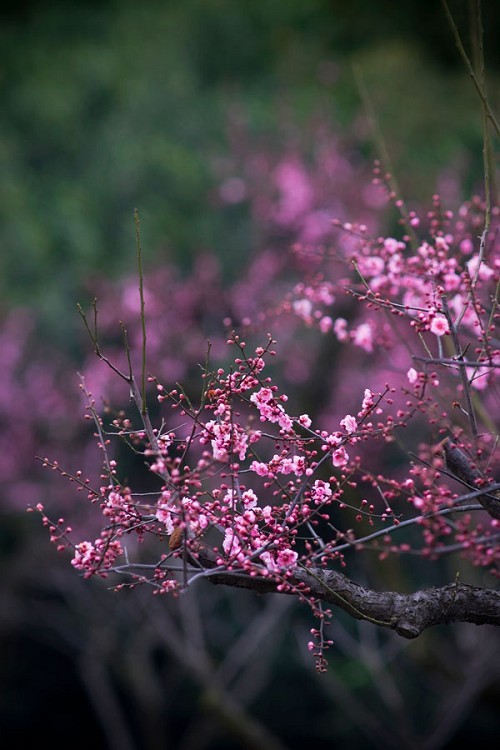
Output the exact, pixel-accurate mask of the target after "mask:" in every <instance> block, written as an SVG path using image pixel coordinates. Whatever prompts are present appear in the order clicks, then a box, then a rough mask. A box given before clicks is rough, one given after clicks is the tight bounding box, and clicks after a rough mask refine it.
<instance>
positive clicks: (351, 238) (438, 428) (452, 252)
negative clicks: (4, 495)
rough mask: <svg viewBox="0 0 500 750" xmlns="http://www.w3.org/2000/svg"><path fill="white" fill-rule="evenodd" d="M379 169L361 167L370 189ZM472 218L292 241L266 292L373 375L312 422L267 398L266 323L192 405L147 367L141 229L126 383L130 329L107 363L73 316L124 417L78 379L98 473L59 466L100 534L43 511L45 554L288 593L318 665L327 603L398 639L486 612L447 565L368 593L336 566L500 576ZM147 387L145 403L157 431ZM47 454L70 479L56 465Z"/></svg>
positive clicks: (486, 328) (496, 268) (489, 278)
mask: <svg viewBox="0 0 500 750" xmlns="http://www.w3.org/2000/svg"><path fill="white" fill-rule="evenodd" d="M387 179H388V176H387V175H384V176H382V175H381V174H380V171H379V170H377V173H376V177H375V180H376V181H377V182H379V181H381V182H382V184H384V183H385V182H386V181H387ZM381 189H382V187H381ZM485 212H486V206H485V204H484V203H483V202H482V201H481V200H480V199H479V198H475V199H473V200H472V201H471V202H469V203H468V204H465V205H463V206H462V207H461V208H460V209H459V211H458V215H457V216H456V217H455V216H453V215H452V212H451V211H446V210H444V209H443V208H442V207H441V205H440V201H439V198H438V197H437V196H435V197H434V204H433V208H432V210H431V211H429V213H428V215H427V217H426V222H425V224H426V228H425V235H424V233H423V232H422V235H423V236H422V235H421V236H418V235H417V234H416V233H417V231H418V232H421V231H422V229H421V227H422V225H423V224H424V222H423V221H421V220H420V219H419V217H417V216H416V214H414V213H410V214H409V215H407V216H406V215H405V216H404V221H405V222H406V223H407V225H408V227H409V231H408V232H407V233H404V234H403V235H402V237H401V239H395V238H392V237H385V238H381V237H370V236H369V234H368V232H367V229H366V227H365V226H364V225H351V224H347V223H341V225H340V226H339V227H338V228H339V229H340V230H342V234H341V236H340V239H339V241H337V242H334V243H333V244H332V246H331V247H330V246H326V247H324V248H323V249H322V250H321V251H317V250H311V249H310V248H309V247H307V246H306V247H295V252H297V253H301V254H306V255H307V256H308V258H309V261H310V262H309V267H310V268H312V269H313V270H312V272H311V273H310V275H309V277H308V278H305V279H304V280H303V281H301V282H299V283H297V284H296V285H295V287H294V288H293V290H292V291H291V293H290V295H287V296H285V297H284V298H283V299H282V302H281V305H280V308H281V311H282V314H283V315H284V316H286V315H289V316H296V317H298V318H299V319H300V320H302V321H304V322H305V324H306V325H307V326H309V327H313V326H317V327H318V328H319V329H320V331H321V332H322V333H323V335H324V336H335V337H336V338H337V340H338V341H339V342H341V344H342V345H343V346H345V347H346V348H349V347H354V349H355V350H357V351H358V352H360V353H361V354H362V356H363V357H366V358H369V359H370V361H371V360H374V363H375V362H376V363H377V364H378V366H379V367H380V369H379V370H378V371H377V370H376V368H375V367H374V368H373V372H374V373H375V374H376V376H375V378H374V377H373V375H372V373H371V371H370V374H369V375H368V376H366V375H363V371H362V370H361V377H359V375H358V376H356V377H353V378H352V381H351V383H350V390H351V395H350V400H349V401H348V400H347V399H346V400H345V402H344V403H345V404H346V405H349V409H350V411H349V412H346V413H344V414H343V415H342V416H341V418H340V419H339V420H338V424H336V425H335V426H332V425H329V424H328V421H329V420H328V419H327V418H325V420H324V421H325V424H319V425H316V424H314V423H313V422H312V419H311V417H310V416H309V415H308V414H306V413H302V414H296V413H294V411H293V410H292V409H291V408H290V406H289V404H290V403H293V401H292V399H293V395H292V394H287V393H284V392H281V391H280V389H279V387H278V385H276V384H275V382H274V378H273V375H272V368H271V363H272V361H273V359H275V358H277V351H278V350H277V346H276V341H275V340H274V339H273V338H272V336H271V335H269V336H268V337H267V339H266V340H265V341H263V342H262V343H261V344H260V345H257V346H255V347H253V348H252V350H251V351H250V350H249V347H248V344H247V342H246V340H245V339H244V337H243V335H242V334H241V333H237V332H235V331H232V332H230V334H229V335H228V338H227V345H228V347H230V348H231V349H232V350H233V352H234V356H233V357H232V361H231V364H229V365H226V366H225V367H216V366H213V365H212V364H211V358H210V356H207V360H206V363H205V365H204V366H203V367H202V375H201V382H202V387H201V394H200V397H199V399H198V401H197V402H194V400H193V398H192V397H190V396H189V395H188V393H187V392H186V391H185V390H183V388H182V387H181V386H179V385H177V386H175V387H172V386H169V385H166V384H163V383H161V382H159V380H158V379H157V378H156V377H155V376H154V375H148V373H147V365H146V351H147V350H146V342H147V328H146V305H145V290H144V285H143V277H142V269H141V249H140V240H139V235H138V255H139V267H140V284H139V293H140V294H139V298H140V305H141V321H142V350H141V362H140V369H139V373H138V375H137V376H136V374H135V372H134V367H133V365H132V357H131V353H130V349H129V347H128V342H127V333H126V330H125V329H123V335H124V341H125V351H126V352H127V355H128V369H119V367H118V366H117V365H116V364H115V363H114V362H113V361H111V360H110V359H108V358H107V356H106V354H105V353H104V352H103V351H102V350H101V346H100V341H99V332H98V325H97V323H98V317H97V308H96V309H95V312H96V315H95V319H94V320H93V321H89V317H88V316H87V315H86V314H85V313H83V311H82V316H83V319H84V321H85V324H86V326H87V328H88V331H89V334H90V336H91V338H92V341H93V344H94V348H95V353H96V354H97V356H98V358H99V360H101V363H102V364H103V365H104V366H106V367H108V368H109V369H110V371H112V372H113V373H114V375H115V376H116V377H117V378H119V379H120V380H122V381H124V382H125V383H126V384H127V388H128V389H129V390H130V398H131V399H132V401H133V403H134V404H135V407H136V416H135V417H132V416H129V415H128V414H125V413H123V412H122V413H117V414H113V413H112V412H111V411H110V410H108V414H101V413H99V411H98V409H97V407H96V403H95V400H94V398H93V397H92V394H91V393H90V392H88V390H87V389H86V385H85V381H82V384H81V387H82V390H83V392H84V394H85V397H86V399H87V411H88V415H87V416H88V418H90V419H92V420H93V421H94V423H95V428H96V437H97V440H98V445H99V448H100V450H101V451H102V454H103V471H102V474H101V476H100V480H99V482H98V484H97V485H96V484H95V483H94V482H93V480H91V479H90V478H87V477H85V476H84V475H83V474H82V473H81V472H79V473H77V474H75V475H74V476H71V477H70V479H71V481H72V482H74V483H76V485H77V487H78V489H79V490H80V491H82V492H84V493H85V494H86V495H87V497H88V500H89V501H90V503H92V504H93V505H94V506H95V508H96V512H98V513H99V514H102V519H103V521H102V528H101V530H100V532H99V534H98V536H97V538H96V539H95V540H94V541H79V542H73V541H72V538H71V529H70V528H69V527H68V526H67V525H66V523H65V522H64V521H63V519H59V520H58V521H57V522H53V521H52V520H50V519H49V517H48V516H47V515H46V514H45V512H44V509H43V507H42V506H39V507H38V509H39V510H40V511H41V512H42V514H43V517H44V523H45V524H47V525H48V526H49V527H50V531H51V538H52V540H53V541H54V542H55V543H56V544H57V546H58V548H59V549H61V550H64V549H66V548H68V547H69V548H71V549H72V550H73V559H72V564H73V566H74V567H75V568H76V569H77V570H80V571H82V572H83V574H84V576H86V577H88V576H93V575H99V576H108V575H110V574H111V573H114V574H116V575H118V576H119V577H120V578H122V579H123V580H122V581H121V582H118V584H117V588H121V587H123V586H135V585H137V584H139V583H147V584H149V585H150V586H151V587H152V589H153V591H154V592H155V593H158V594H167V593H168V594H173V595H178V594H179V593H181V592H182V591H183V590H184V589H186V588H187V587H189V586H191V585H192V584H193V583H194V582H195V581H197V580H199V579H205V580H207V581H211V582H213V583H223V584H226V585H232V586H238V587H246V588H251V589H253V590H255V591H259V592H269V591H278V592H282V593H283V594H292V595H294V596H296V597H298V598H300V599H301V600H303V601H304V602H306V603H307V604H309V605H310V606H311V608H312V610H313V612H314V613H315V615H317V617H318V618H319V626H318V628H314V629H313V630H312V633H313V638H312V640H311V644H310V648H311V649H312V650H314V652H315V654H316V656H317V659H318V666H319V668H320V669H321V668H323V658H324V657H323V649H324V647H325V644H326V642H325V638H324V634H323V629H324V628H323V626H324V623H325V621H326V620H327V619H328V618H329V616H330V615H331V610H330V609H326V608H325V607H330V606H331V605H334V606H337V607H341V608H342V609H344V610H345V611H347V612H348V613H349V614H351V615H352V616H353V617H356V618H359V619H365V620H368V621H370V622H372V623H374V624H376V625H379V626H383V627H388V628H392V629H394V630H396V632H398V633H399V634H400V635H402V636H404V637H407V638H413V637H415V636H418V635H419V634H420V633H421V632H422V631H423V630H424V629H425V628H427V627H429V626H431V625H434V624H437V623H450V622H454V621H467V622H473V623H476V624H482V623H498V621H499V617H500V598H499V596H498V592H496V591H495V590H494V589H493V588H488V587H485V586H473V585H469V584H466V583H462V582H461V581H460V580H459V578H458V577H457V579H456V580H454V581H450V582H449V584H447V585H445V586H443V587H441V588H432V589H427V590H420V591H418V592H416V593H414V594H406V595H404V594H400V593H394V592H376V591H373V590H370V589H367V588H363V587H361V586H360V585H359V584H358V583H356V582H355V581H354V580H353V579H351V578H350V577H349V576H348V575H346V572H345V571H347V572H348V570H349V560H350V558H351V557H352V556H353V555H354V556H357V555H361V554H368V555H372V554H373V553H374V552H375V554H376V555H378V557H380V558H382V559H383V558H385V557H387V556H388V555H391V554H395V555H405V554H413V555H420V556H422V557H426V558H429V559H437V558H439V557H440V556H443V555H448V554H450V553H452V552H457V551H458V552H460V554H461V555H462V556H463V557H464V558H466V559H467V560H468V561H469V562H470V563H471V564H472V565H475V566H479V567H482V568H485V569H486V570H488V571H489V572H490V573H491V574H492V575H496V574H497V573H498V559H499V555H498V544H497V541H498V524H499V521H500V498H499V495H498V490H499V489H500V484H499V483H496V482H495V480H494V477H495V474H496V473H497V472H498V468H499V464H498V457H497V455H496V453H495V449H496V440H497V435H498V423H497V422H496V421H495V418H496V415H498V413H499V410H498V370H499V368H500V349H499V341H498V338H499V337H498V333H497V330H498V321H499V311H498V288H499V276H500V255H499V254H498V247H497V246H496V245H495V241H496V227H495V224H496V219H497V218H498V212H497V211H496V210H492V211H491V215H492V217H493V221H492V224H491V226H490V227H489V228H487V229H486V230H484V231H482V230H483V228H484V223H485ZM136 220H137V227H138V219H136ZM478 233H479V235H480V236H479V238H478ZM342 237H344V239H342ZM345 237H347V238H348V241H347V242H346V241H345ZM311 253H314V255H313V256H311ZM339 268H340V269H342V271H343V273H344V275H342V276H341V275H340V274H339V272H338V269H339ZM344 294H345V295H348V296H349V297H350V298H351V299H352V300H353V303H352V306H351V320H350V321H348V320H347V319H346V318H344V317H341V316H337V315H336V314H335V311H336V305H337V304H338V299H339V298H340V300H342V295H344ZM344 308H345V304H344ZM278 320H280V318H278ZM381 365H383V368H382V367H381ZM371 366H372V364H371ZM348 367H349V366H348ZM348 367H347V370H346V372H344V377H345V378H348V377H349V369H348ZM268 373H269V374H268ZM381 377H383V378H384V381H385V382H384V383H383V384H382V381H381V380H380V378H381ZM364 378H367V379H366V380H364ZM363 380H364V382H363ZM374 380H376V381H377V382H376V383H374ZM367 381H368V382H367ZM149 386H153V387H154V389H155V391H156V401H157V402H158V404H159V405H160V407H161V409H160V412H159V415H158V424H157V425H156V426H155V425H154V423H153V420H152V418H151V416H150V407H149V406H148V402H147V400H148V387H149ZM356 402H357V406H356ZM351 412H353V413H351ZM412 425H418V426H419V429H420V430H424V429H425V439H423V440H422V439H420V441H419V443H418V445H416V446H415V447H414V449H413V450H412V451H411V455H410V459H409V460H408V461H407V464H406V465H405V466H404V467H403V468H402V469H401V468H400V469H399V470H398V472H393V473H392V475H387V474H386V473H385V472H381V471H380V470H379V467H380V465H383V463H384V454H385V452H386V451H387V450H389V451H391V450H392V451H393V450H394V446H395V444H397V443H398V442H401V441H404V440H405V438H404V437H402V436H403V435H404V434H405V432H408V433H409V437H408V439H407V442H408V441H409V442H411V441H412V440H414V439H415V435H416V433H415V431H413V430H412V429H411V427H412ZM116 440H118V441H121V442H123V443H125V444H126V445H128V446H129V448H130V450H131V451H133V452H134V453H135V454H136V455H140V456H142V457H143V460H144V462H145V463H146V464H147V466H148V471H149V472H150V473H151V474H152V475H153V477H154V478H155V479H156V480H157V489H154V490H152V491H151V492H147V493H145V492H144V491H142V489H141V488H139V489H138V490H135V489H134V488H133V487H130V486H128V484H127V483H126V482H125V481H124V480H123V479H122V478H121V466H120V465H119V464H117V461H116V460H115V458H114V453H113V449H112V442H113V441H116ZM44 464H45V465H46V466H50V467H52V468H53V469H56V470H58V471H60V472H61V473H62V474H63V475H66V476H68V475H67V474H66V472H65V471H64V470H63V469H59V465H58V464H57V462H54V461H51V460H49V459H48V458H46V459H44ZM415 530H418V532H419V534H418V536H419V537H420V539H419V541H416V540H417V539H418V537H416V536H415V533H414V532H415ZM405 532H407V533H408V532H411V537H410V538H411V541H407V540H406V539H405ZM150 541H152V542H153V543H152V544H150Z"/></svg>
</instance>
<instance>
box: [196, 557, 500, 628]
mask: <svg viewBox="0 0 500 750" xmlns="http://www.w3.org/2000/svg"><path fill="white" fill-rule="evenodd" d="M210 580H211V581H212V583H217V584H225V585H228V586H236V587H240V588H246V589H250V590H252V591H255V592H258V593H271V592H275V591H276V590H277V583H276V582H275V581H273V580H270V579H267V578H257V577H250V576H244V575H238V574H232V573H214V575H213V576H211V577H210ZM289 583H290V584H291V588H290V590H288V591H286V592H285V593H289V594H296V590H294V588H293V587H294V586H297V585H298V586H301V587H304V585H305V586H306V587H307V589H308V596H312V597H315V598H317V599H320V600H321V601H323V602H325V603H328V604H332V605H334V606H336V607H340V608H341V609H343V610H344V611H345V612H347V613H348V614H349V615H351V616H352V617H354V618H356V619H358V620H368V621H369V622H373V624H375V625H379V626H381V627H386V628H390V629H392V630H395V631H396V633H398V634H399V635H401V636H403V637H404V638H416V637H417V636H419V635H420V634H421V633H422V632H423V631H424V630H426V629H427V628H430V627H432V626H433V625H447V624H450V623H454V622H470V623H474V624H475V625H500V591H497V590H495V589H488V588H482V587H480V586H471V585H469V584H466V583H459V582H458V581H457V582H455V583H450V584H448V585H446V586H442V587H440V588H428V589H422V590H421V591H417V592H415V593H413V594H399V593H396V592H394V591H383V592H378V591H373V590H371V589H367V588H364V587H363V586H360V585H359V584H357V583H355V582H354V581H352V580H350V579H349V578H347V577H346V576H345V575H343V574H342V573H338V572H336V571H333V570H323V569H321V568H313V569H308V570H306V569H305V568H304V569H299V570H298V571H297V572H296V574H294V577H293V578H291V579H290V580H289Z"/></svg>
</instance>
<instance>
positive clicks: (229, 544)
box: [222, 529, 241, 557]
mask: <svg viewBox="0 0 500 750" xmlns="http://www.w3.org/2000/svg"><path fill="white" fill-rule="evenodd" d="M222 548H223V550H224V552H225V553H226V555H230V556H231V557H232V556H234V555H237V554H238V553H239V552H241V542H240V540H239V539H238V537H237V536H236V534H235V533H234V531H233V529H226V530H225V532H224V539H223V541H222Z"/></svg>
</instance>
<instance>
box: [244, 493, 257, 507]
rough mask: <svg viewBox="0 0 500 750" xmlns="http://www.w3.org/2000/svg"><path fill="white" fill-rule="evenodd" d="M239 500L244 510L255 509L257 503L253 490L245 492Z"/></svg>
mask: <svg viewBox="0 0 500 750" xmlns="http://www.w3.org/2000/svg"><path fill="white" fill-rule="evenodd" d="M241 500H242V503H243V505H244V506H245V508H255V506H256V505H257V503H258V498H257V495H256V494H255V492H254V491H253V490H245V492H243V493H242V495H241Z"/></svg>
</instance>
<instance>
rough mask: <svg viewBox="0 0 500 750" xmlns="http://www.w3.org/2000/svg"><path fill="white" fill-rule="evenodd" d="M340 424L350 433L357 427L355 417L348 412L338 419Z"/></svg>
mask: <svg viewBox="0 0 500 750" xmlns="http://www.w3.org/2000/svg"><path fill="white" fill-rule="evenodd" d="M340 424H341V426H342V427H343V428H344V430H345V431H346V432H348V433H349V434H350V435H351V434H352V433H353V432H356V430H357V429H358V423H357V421H356V418H355V417H353V416H351V415H350V414H346V415H345V417H344V418H343V419H341V420H340Z"/></svg>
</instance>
